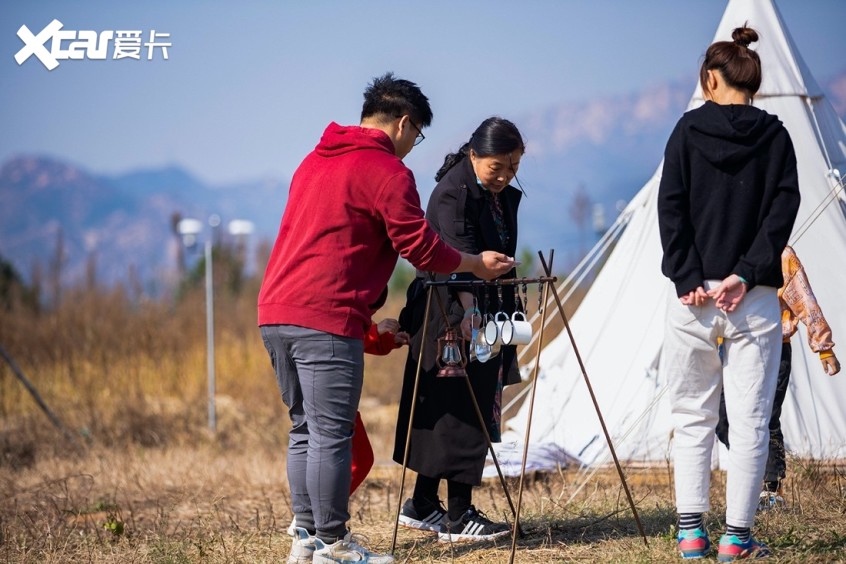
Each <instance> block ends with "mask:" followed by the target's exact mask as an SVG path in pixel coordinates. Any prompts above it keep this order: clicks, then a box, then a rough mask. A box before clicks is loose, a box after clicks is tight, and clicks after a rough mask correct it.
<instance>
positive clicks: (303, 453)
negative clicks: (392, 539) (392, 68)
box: [258, 73, 513, 564]
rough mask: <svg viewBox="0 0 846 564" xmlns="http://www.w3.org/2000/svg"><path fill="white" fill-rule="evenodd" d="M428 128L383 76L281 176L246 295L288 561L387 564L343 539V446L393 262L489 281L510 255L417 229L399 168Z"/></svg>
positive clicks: (411, 87) (418, 219) (407, 89)
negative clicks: (283, 508) (282, 186)
mask: <svg viewBox="0 0 846 564" xmlns="http://www.w3.org/2000/svg"><path fill="white" fill-rule="evenodd" d="M431 121H432V110H431V109H430V107H429V101H428V99H427V98H426V96H424V95H423V93H422V92H421V91H420V88H418V87H417V85H416V84H414V83H412V82H409V81H407V80H401V79H398V78H395V77H394V76H393V74H392V73H388V74H386V75H384V76H382V77H379V78H376V79H374V80H373V82H372V83H371V84H370V85H369V86H368V88H367V90H366V91H365V93H364V106H363V108H362V112H361V123H360V125H359V126H341V125H338V124H336V123H334V122H333V123H330V124H329V126H328V127H327V128H326V130H325V131H324V133H323V137H322V138H321V139H320V142H319V143H318V144H317V147H316V148H315V149H314V151H312V152H311V153H310V154H309V155H308V156H306V158H305V160H303V162H302V164H300V166H299V168H298V169H297V171H296V172H295V173H294V176H293V178H292V180H291V187H290V191H289V196H288V204H287V206H286V207H285V213H284V214H283V216H282V223H281V225H280V227H279V234H278V236H277V239H276V243H275V244H274V247H273V250H272V252H271V255H270V259H269V261H268V264H267V270H266V272H265V275H264V281H263V282H262V287H261V291H260V292H259V298H258V323H259V325H260V326H261V333H262V338H263V340H264V344H265V347H266V348H267V350H268V353H269V354H270V358H271V362H272V364H273V366H274V369H275V371H276V377H277V381H278V384H279V387H280V389H281V391H282V399H283V401H284V402H285V405H286V406H287V407H288V411H289V415H290V417H291V432H290V438H289V445H288V464H287V466H288V483H289V486H290V490H291V501H292V507H293V510H294V515H295V519H296V524H297V527H296V531H295V532H296V534H295V539H294V544H293V546H292V549H291V555H290V557H289V562H311V561H314V562H344V561H360V560H368V561H369V562H372V563H374V564H379V563H383V562H393V558H392V557H391V556H389V555H379V554H375V553H372V552H370V551H368V550H367V549H366V548H364V547H362V546H360V545H359V544H358V543H356V542H355V541H353V540H352V539H351V537H350V535H349V531H348V529H347V521H348V520H349V508H348V506H349V489H350V479H351V478H350V456H351V454H350V442H351V436H352V432H353V426H354V422H355V413H356V410H357V408H358V402H359V399H360V396H361V387H362V378H363V368H364V357H363V348H364V345H363V338H364V335H365V333H366V331H367V329H368V327H369V325H370V323H371V321H370V319H371V315H372V313H373V307H372V306H373V305H374V304H376V303H378V302H379V299H380V295H381V293H382V291H383V289H384V288H385V287H386V285H387V282H388V279H389V278H390V276H391V273H392V272H393V270H394V266H395V265H396V261H397V257H398V255H399V256H402V257H403V258H405V259H406V260H408V261H409V262H410V263H411V264H412V265H414V266H415V267H416V268H417V269H418V270H422V271H432V272H439V273H450V272H473V273H474V274H475V275H477V276H478V277H480V278H485V279H492V278H495V277H497V276H500V275H502V274H504V273H506V272H508V271H509V270H510V269H511V268H513V259H512V258H509V257H507V256H505V255H503V254H501V253H496V252H492V251H486V252H483V253H481V254H479V255H468V254H466V253H459V252H458V251H456V250H455V249H453V248H452V247H450V246H449V245H447V244H446V243H444V242H443V241H441V240H440V238H439V237H438V236H437V235H436V234H435V232H434V231H432V229H431V228H430V227H429V225H428V223H427V222H426V219H425V218H424V213H423V210H422V209H421V207H420V196H419V194H418V193H417V187H416V185H415V182H414V176H413V175H412V173H411V171H410V170H409V169H408V168H407V167H406V166H405V165H404V164H403V163H402V159H403V157H405V156H406V155H407V154H408V153H409V152H410V151H411V149H412V147H414V146H415V145H416V144H417V143H419V142H420V141H422V140H423V133H422V132H421V130H422V129H423V128H424V127H428V126H429V124H430V123H431Z"/></svg>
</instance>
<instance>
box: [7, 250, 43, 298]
mask: <svg viewBox="0 0 846 564" xmlns="http://www.w3.org/2000/svg"><path fill="white" fill-rule="evenodd" d="M18 305H22V306H24V307H26V308H27V309H30V310H36V309H37V302H36V300H35V295H34V293H33V291H32V288H31V287H29V286H27V285H26V283H24V281H23V278H21V275H20V273H18V271H17V269H15V267H14V265H12V263H10V262H9V261H7V260H6V259H4V258H3V257H2V256H0V309H3V310H5V311H9V310H11V309H12V308H13V307H16V306H18Z"/></svg>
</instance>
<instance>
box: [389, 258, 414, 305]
mask: <svg viewBox="0 0 846 564" xmlns="http://www.w3.org/2000/svg"><path fill="white" fill-rule="evenodd" d="M416 272H417V271H416V270H415V269H414V267H413V266H411V264H410V263H409V262H408V261H406V260H405V259H402V258H401V259H399V260H398V261H397V267H396V268H395V269H394V273H393V274H392V275H391V279H390V280H389V281H388V295H390V296H405V291H406V290H407V289H408V285H409V284H411V281H412V280H414V276H415V275H416Z"/></svg>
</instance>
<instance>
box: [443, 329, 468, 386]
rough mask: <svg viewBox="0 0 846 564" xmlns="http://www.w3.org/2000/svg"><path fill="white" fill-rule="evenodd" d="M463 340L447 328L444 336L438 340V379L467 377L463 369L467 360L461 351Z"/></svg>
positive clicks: (453, 330)
mask: <svg viewBox="0 0 846 564" xmlns="http://www.w3.org/2000/svg"><path fill="white" fill-rule="evenodd" d="M463 348H464V338H463V337H459V336H458V334H457V333H456V331H455V329H452V328H449V329H447V330H446V332H445V333H444V336H443V337H441V338H439V339H438V358H437V360H436V364H437V365H438V368H439V370H438V378H454V377H456V376H459V377H460V376H467V372H466V371H465V370H464V367H465V366H467V359H465V358H464V354H463V353H462V349H463Z"/></svg>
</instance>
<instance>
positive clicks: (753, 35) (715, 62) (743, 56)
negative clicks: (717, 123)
mask: <svg viewBox="0 0 846 564" xmlns="http://www.w3.org/2000/svg"><path fill="white" fill-rule="evenodd" d="M731 38H732V39H733V41H717V42H716V43H712V44H711V46H710V47H708V51H706V52H705V60H704V61H702V66H701V67H700V68H699V83H700V85H701V86H702V91H703V92H705V93H707V92H708V85H707V81H708V71H709V70H718V71H720V73H721V74H722V75H723V79H724V80H725V81H726V83H727V84H728V85H729V86H731V87H732V88H736V89H737V90H741V91H743V92H746V93H747V94H748V95H749V97H750V98H752V97H753V96H755V93H756V92H758V88H760V87H761V59H760V57H758V53H756V52H755V51H753V50H752V49H750V48H749V44H750V43H754V42H756V41H758V32H756V31H755V30H754V29H752V28H751V27H746V24H744V25H743V27H738V28H735V29H734V31H733V32H732V33H731Z"/></svg>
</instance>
